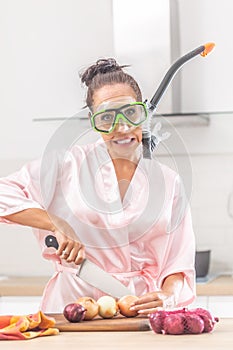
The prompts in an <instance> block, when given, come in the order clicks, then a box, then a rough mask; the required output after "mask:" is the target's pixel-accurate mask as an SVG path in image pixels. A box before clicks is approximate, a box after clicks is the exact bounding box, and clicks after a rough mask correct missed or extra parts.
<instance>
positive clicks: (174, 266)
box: [157, 177, 196, 307]
mask: <svg viewBox="0 0 233 350" xmlns="http://www.w3.org/2000/svg"><path fill="white" fill-rule="evenodd" d="M174 192H175V193H174V199H173V206H172V215H171V220H170V223H169V227H168V228H167V235H169V239H168V241H167V249H166V254H165V256H164V263H163V268H162V270H161V273H160V276H159V279H158V281H157V283H158V287H159V288H161V286H162V283H163V281H164V279H165V278H166V277H167V276H169V275H171V274H174V273H178V272H181V273H183V276H184V285H183V288H182V290H181V293H180V296H179V299H178V300H177V306H178V307H181V306H186V305H188V304H190V303H192V302H193V300H194V299H195V295H196V283H195V277H196V276H195V268H194V266H195V265H194V264H195V236H194V232H193V227H192V218H191V212H190V207H189V203H188V201H187V198H186V195H185V191H184V187H183V185H182V183H181V181H180V179H179V177H177V179H176V182H175V189H174Z"/></svg>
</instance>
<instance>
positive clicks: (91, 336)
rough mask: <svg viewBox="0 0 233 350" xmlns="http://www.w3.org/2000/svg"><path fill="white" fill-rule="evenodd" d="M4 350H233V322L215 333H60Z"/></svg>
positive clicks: (0, 345) (2, 343)
mask: <svg viewBox="0 0 233 350" xmlns="http://www.w3.org/2000/svg"><path fill="white" fill-rule="evenodd" d="M0 348H1V350H12V349H17V350H24V349H30V350H42V349H45V350H47V349H49V350H65V349H68V350H77V349H80V350H96V349H103V350H104V349H108V350H120V349H127V350H131V349H132V350H138V349H145V350H150V349H151V350H152V349H153V350H160V349H165V350H171V349H172V350H176V349H179V350H182V349H188V350H192V349H198V350H200V349H205V350H206V349H211V350H216V349H218V350H220V349H221V350H222V349H224V350H230V349H231V350H232V349H233V319H229V318H228V319H220V321H219V323H217V324H216V326H215V329H214V331H213V332H212V333H203V334H199V335H190V334H187V335H162V334H155V333H154V332H152V331H151V330H149V331H142V332H60V334H59V335H56V336H47V337H41V338H35V339H31V340H23V341H22V340H19V341H15V340H14V341H5V340H3V341H0Z"/></svg>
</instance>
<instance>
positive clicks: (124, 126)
mask: <svg viewBox="0 0 233 350" xmlns="http://www.w3.org/2000/svg"><path fill="white" fill-rule="evenodd" d="M130 128H131V125H130V124H128V123H127V122H126V121H125V120H123V119H119V120H118V122H117V123H116V126H115V130H116V131H120V132H124V131H128V130H129V129H130Z"/></svg>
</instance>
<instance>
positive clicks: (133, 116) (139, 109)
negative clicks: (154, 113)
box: [91, 102, 148, 134]
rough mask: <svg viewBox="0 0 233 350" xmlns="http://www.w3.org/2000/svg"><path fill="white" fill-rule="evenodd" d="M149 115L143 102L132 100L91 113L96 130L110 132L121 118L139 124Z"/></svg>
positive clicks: (132, 123) (133, 124)
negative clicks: (116, 106)
mask: <svg viewBox="0 0 233 350" xmlns="http://www.w3.org/2000/svg"><path fill="white" fill-rule="evenodd" d="M147 117H148V112H147V107H146V105H145V104H144V103H143V102H131V103H127V104H125V105H123V106H120V107H118V108H108V109H102V110H100V111H97V112H96V113H94V114H92V115H91V124H92V127H93V129H94V130H96V131H98V132H101V133H105V134H108V133H111V132H112V131H113V129H114V128H115V126H116V124H117V123H119V122H120V120H121V121H124V122H125V123H127V124H129V125H131V126H139V125H141V124H142V123H143V122H144V121H145V120H146V119H147Z"/></svg>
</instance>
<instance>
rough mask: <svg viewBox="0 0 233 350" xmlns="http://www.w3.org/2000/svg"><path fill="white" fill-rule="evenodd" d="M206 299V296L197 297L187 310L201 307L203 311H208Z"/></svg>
mask: <svg viewBox="0 0 233 350" xmlns="http://www.w3.org/2000/svg"><path fill="white" fill-rule="evenodd" d="M208 298H209V297H208V296H198V297H197V298H196V300H195V301H194V302H193V303H192V304H191V305H189V307H188V308H189V309H194V308H197V307H202V308H203V309H208Z"/></svg>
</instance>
